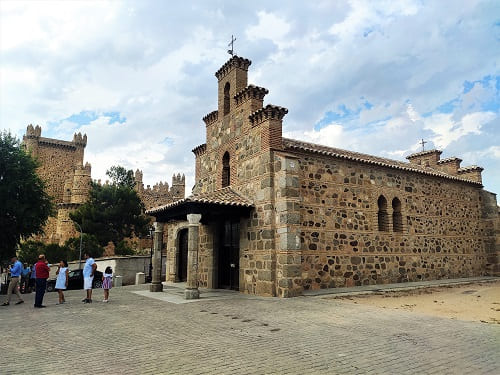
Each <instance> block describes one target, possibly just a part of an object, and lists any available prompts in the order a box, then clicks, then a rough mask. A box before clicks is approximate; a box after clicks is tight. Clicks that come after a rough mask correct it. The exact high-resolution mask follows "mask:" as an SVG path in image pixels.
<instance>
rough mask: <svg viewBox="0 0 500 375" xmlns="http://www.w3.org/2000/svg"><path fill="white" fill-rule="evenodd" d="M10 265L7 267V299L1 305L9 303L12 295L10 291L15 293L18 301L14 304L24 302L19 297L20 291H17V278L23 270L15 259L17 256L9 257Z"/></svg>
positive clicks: (21, 265)
mask: <svg viewBox="0 0 500 375" xmlns="http://www.w3.org/2000/svg"><path fill="white" fill-rule="evenodd" d="M11 262H12V265H11V266H10V267H9V272H10V283H9V287H8V289H7V300H6V301H5V302H4V303H3V304H2V306H9V305H10V298H11V297H12V292H14V293H16V296H17V299H18V301H17V302H16V305H19V304H21V303H24V300H23V299H22V298H21V293H20V292H19V287H18V286H19V280H20V278H21V272H22V271H23V264H22V263H21V262H20V261H18V260H17V257H15V256H14V257H12V259H11Z"/></svg>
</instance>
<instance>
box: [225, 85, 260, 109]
mask: <svg viewBox="0 0 500 375" xmlns="http://www.w3.org/2000/svg"><path fill="white" fill-rule="evenodd" d="M268 93H269V90H268V89H266V88H264V87H259V86H255V85H248V86H247V87H245V88H244V89H243V90H241V91H240V92H238V93H237V94H236V95H235V96H234V100H235V102H236V105H237V106H238V105H241V104H243V103H245V102H246V101H247V100H249V99H256V100H261V101H262V100H264V96H266V95H267V94H268Z"/></svg>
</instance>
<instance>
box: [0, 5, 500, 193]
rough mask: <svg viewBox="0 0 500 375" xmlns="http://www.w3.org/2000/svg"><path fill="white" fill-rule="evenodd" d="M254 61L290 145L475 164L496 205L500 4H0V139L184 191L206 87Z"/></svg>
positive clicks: (209, 104) (208, 100) (211, 101)
mask: <svg viewBox="0 0 500 375" xmlns="http://www.w3.org/2000/svg"><path fill="white" fill-rule="evenodd" d="M231 35H234V36H235V37H236V41H235V44H234V49H235V53H236V54H237V55H238V56H242V57H245V58H248V59H250V60H251V61H252V65H251V66H250V69H249V83H252V84H255V85H258V86H261V87H265V88H267V89H268V90H269V94H268V95H267V96H266V98H265V100H264V104H265V105H266V104H274V105H279V106H282V107H286V108H288V110H289V112H288V114H287V115H286V116H285V118H284V120H283V134H284V136H286V137H290V138H295V139H300V140H304V141H309V142H314V143H320V144H324V145H328V146H332V147H339V148H343V149H347V150H352V151H358V152H363V153H368V154H372V155H377V156H382V157H387V158H391V159H396V160H402V161H405V160H406V159H405V157H406V156H407V155H409V154H410V153H413V152H418V151H421V150H422V148H421V147H422V146H421V145H420V144H419V142H420V140H421V139H424V140H425V141H427V142H428V143H427V144H425V147H426V149H432V148H437V149H439V150H442V151H443V153H442V155H441V157H442V158H447V157H452V156H457V157H459V158H461V159H462V160H463V162H462V166H468V165H479V166H481V167H483V168H484V169H485V170H484V171H483V184H484V185H485V188H486V189H487V190H489V191H492V192H494V193H500V169H499V167H500V94H499V90H500V73H499V56H500V45H499V42H500V2H499V1H495V0H492V1H476V0H463V1H458V0H452V1H446V0H444V1H426V0H415V1H413V0H398V1H340V0H339V1H321V0H318V1H293V0H292V1H272V2H270V1H259V0H253V1H248V2H243V1H222V0H219V1H215V0H214V1H202V0H200V1H189V0H188V1H184V2H171V1H148V0H140V1H139V0H135V1H117V0H115V1H90V0H89V1H71V0H70V1H36V0H32V1H10V0H0V129H4V130H9V131H11V132H12V133H13V134H14V135H16V136H17V137H18V138H20V139H22V136H23V134H25V131H26V126H27V125H28V124H34V125H36V124H38V125H40V126H41V127H42V136H43V137H49V138H57V139H63V140H71V139H72V138H73V134H74V133H75V132H81V133H82V134H83V133H85V134H87V136H88V143H87V147H86V150H85V161H87V162H89V163H91V164H92V177H93V178H94V179H102V180H105V179H106V176H105V172H106V170H107V169H109V167H111V166H112V165H121V166H124V167H125V168H127V169H133V170H134V171H135V170H136V169H141V170H142V171H143V173H144V183H145V184H146V185H147V184H150V185H153V184H155V183H157V182H159V181H163V182H167V183H169V184H171V179H172V175H173V174H174V173H175V174H177V173H181V174H182V173H184V174H185V175H186V192H187V193H189V192H190V191H191V188H192V186H193V185H194V160H195V159H194V155H193V153H192V152H191V150H192V149H193V148H194V147H196V146H198V145H200V144H202V143H204V142H205V124H204V122H203V121H202V117H203V116H205V115H206V114H208V113H210V112H212V111H213V110H215V109H216V108H217V79H216V78H215V76H214V73H215V72H216V71H217V70H218V69H219V68H220V67H221V66H222V65H223V64H224V63H225V62H226V61H227V60H228V59H229V58H230V56H229V55H228V53H227V49H228V43H229V41H230V39H231Z"/></svg>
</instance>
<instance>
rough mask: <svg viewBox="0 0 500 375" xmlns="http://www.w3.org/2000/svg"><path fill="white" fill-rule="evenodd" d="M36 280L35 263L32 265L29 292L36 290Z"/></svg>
mask: <svg viewBox="0 0 500 375" xmlns="http://www.w3.org/2000/svg"><path fill="white" fill-rule="evenodd" d="M35 282H36V270H35V265H34V264H32V265H31V272H30V281H29V284H28V286H29V292H30V293H32V292H33V291H34V290H35Z"/></svg>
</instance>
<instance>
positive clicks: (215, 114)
mask: <svg viewBox="0 0 500 375" xmlns="http://www.w3.org/2000/svg"><path fill="white" fill-rule="evenodd" d="M218 118H219V111H217V110H215V111H212V112H210V113H209V114H208V115H206V116H205V117H203V121H204V122H205V125H206V126H209V125H211V124H213V123H214V122H216V121H217V119H218Z"/></svg>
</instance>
